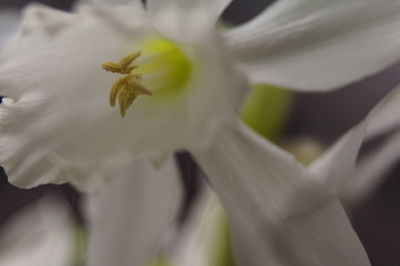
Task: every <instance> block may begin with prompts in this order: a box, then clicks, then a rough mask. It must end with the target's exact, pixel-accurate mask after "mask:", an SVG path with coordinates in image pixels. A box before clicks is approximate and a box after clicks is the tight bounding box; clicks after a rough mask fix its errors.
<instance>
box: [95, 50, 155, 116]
mask: <svg viewBox="0 0 400 266" xmlns="http://www.w3.org/2000/svg"><path fill="white" fill-rule="evenodd" d="M140 55H141V52H140V51H137V52H133V53H131V54H129V55H128V56H126V57H124V58H122V59H121V60H120V61H119V63H114V62H105V63H103V64H102V65H101V67H102V68H103V69H104V70H105V71H109V72H113V73H119V74H123V75H125V76H124V77H122V78H119V79H118V80H117V81H116V82H114V84H113V86H112V88H111V91H110V96H109V97H110V105H111V106H112V107H114V106H115V104H116V100H117V97H118V103H119V108H120V113H121V116H122V117H124V116H125V114H126V110H127V109H128V108H129V107H130V106H131V105H132V103H133V101H134V100H135V99H136V98H137V96H139V95H152V94H153V93H152V92H151V91H150V90H148V89H147V88H146V86H145V85H144V84H143V83H142V82H140V79H142V75H140V74H136V73H132V71H133V70H134V69H135V68H137V66H135V65H131V64H132V63H133V61H135V60H136V59H137V58H138V57H139V56H140Z"/></svg>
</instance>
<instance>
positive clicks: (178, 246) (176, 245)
mask: <svg viewBox="0 0 400 266" xmlns="http://www.w3.org/2000/svg"><path fill="white" fill-rule="evenodd" d="M223 214H224V213H223V210H222V206H221V205H220V204H219V202H218V200H217V198H216V197H215V194H214V193H213V192H212V191H211V190H210V188H209V187H208V186H207V188H206V189H205V190H203V191H202V192H201V195H200V196H199V198H198V199H197V200H196V203H195V205H194V206H193V209H192V211H191V213H190V218H189V220H188V221H186V222H185V225H184V226H183V228H182V229H181V231H178V234H177V237H176V239H174V241H172V245H173V246H172V247H171V249H172V250H171V251H170V253H171V254H169V256H168V258H169V261H170V262H171V265H175V266H188V265H191V266H205V265H207V266H211V265H213V264H212V263H213V259H215V253H216V250H217V249H218V248H221V247H219V246H217V245H216V244H218V243H216V240H218V237H219V236H220V235H221V232H220V231H219V229H221V228H220V227H219V226H218V225H220V224H221V221H223V218H224V215H223ZM214 263H215V262H214Z"/></svg>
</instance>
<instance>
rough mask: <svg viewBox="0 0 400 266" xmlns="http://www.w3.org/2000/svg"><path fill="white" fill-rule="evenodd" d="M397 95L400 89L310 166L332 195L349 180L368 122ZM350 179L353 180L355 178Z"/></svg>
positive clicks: (365, 134)
mask: <svg viewBox="0 0 400 266" xmlns="http://www.w3.org/2000/svg"><path fill="white" fill-rule="evenodd" d="M399 95H400V87H397V88H396V89H395V90H393V91H392V92H390V93H389V94H388V95H386V96H385V97H384V98H383V99H382V100H381V101H380V102H379V104H378V105H377V106H376V107H374V108H373V109H372V110H371V111H370V113H369V114H368V115H367V117H366V118H365V119H364V120H362V121H361V122H360V123H359V124H358V125H356V126H355V127H353V128H352V129H351V130H350V131H349V132H347V133H346V134H345V135H344V136H343V137H342V138H341V139H340V140H339V141H338V142H336V143H335V145H333V146H332V148H331V149H329V150H328V151H327V152H326V153H325V154H323V155H322V156H321V157H320V158H319V159H318V160H316V161H315V162H314V163H313V164H312V165H311V166H310V171H311V172H313V173H314V174H315V175H316V176H317V177H318V178H319V180H320V181H322V182H323V183H325V184H327V187H328V188H329V190H330V191H331V192H332V193H333V194H335V195H337V194H338V193H339V192H340V190H341V189H342V188H343V186H344V184H346V182H347V181H348V180H349V178H350V174H351V172H352V171H353V170H354V168H355V165H356V159H357V156H358V152H359V150H360V147H361V144H362V142H363V140H364V139H365V138H366V136H367V128H368V127H369V126H370V125H369V122H370V121H373V120H374V119H375V118H379V117H380V114H381V112H383V113H385V111H386V110H387V109H386V108H387V107H391V106H393V104H395V103H396V102H397V99H398V97H399ZM351 178H352V179H353V178H355V176H353V177H351ZM350 180H351V179H350ZM350 189H351V188H350Z"/></svg>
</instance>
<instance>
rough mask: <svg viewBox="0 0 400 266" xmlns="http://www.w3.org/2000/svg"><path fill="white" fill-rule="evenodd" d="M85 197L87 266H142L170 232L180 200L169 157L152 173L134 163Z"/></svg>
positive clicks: (148, 167)
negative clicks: (87, 234) (87, 237)
mask: <svg viewBox="0 0 400 266" xmlns="http://www.w3.org/2000/svg"><path fill="white" fill-rule="evenodd" d="M114 174H115V176H114V178H113V179H111V180H108V181H107V183H106V184H104V186H103V187H102V188H100V189H98V190H97V191H92V192H90V193H89V194H88V195H87V198H86V210H87V214H88V219H89V230H90V231H89V253H88V257H89V260H88V265H90V266H91V265H93V266H110V265H118V266H131V265H146V264H147V263H148V261H149V260H150V259H151V258H152V257H153V256H154V255H155V253H156V252H157V248H158V247H159V246H160V245H161V244H162V240H163V238H164V237H165V236H166V235H167V234H168V233H170V230H171V229H172V225H173V223H174V222H175V218H176V215H177V212H178V210H179V205H180V204H179V201H180V200H181V196H182V189H181V187H180V183H179V179H178V176H177V175H178V174H177V171H176V166H175V163H174V161H173V159H172V158H170V159H168V160H167V162H166V163H165V164H164V165H163V166H161V168H160V169H156V168H154V167H153V165H152V164H151V163H150V162H148V161H137V162H135V163H133V164H132V165H130V166H125V167H124V168H123V169H121V170H119V171H116V172H115V173H114Z"/></svg>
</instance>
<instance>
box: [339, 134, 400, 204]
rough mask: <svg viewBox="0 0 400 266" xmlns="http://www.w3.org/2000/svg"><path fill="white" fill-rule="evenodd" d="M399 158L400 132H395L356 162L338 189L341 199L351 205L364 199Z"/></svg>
mask: <svg viewBox="0 0 400 266" xmlns="http://www.w3.org/2000/svg"><path fill="white" fill-rule="evenodd" d="M399 159H400V134H399V133H396V134H395V135H393V136H391V137H390V138H389V139H387V140H386V141H385V142H384V143H383V144H382V145H381V146H380V147H379V148H378V149H377V150H374V151H372V152H371V154H369V155H368V156H367V157H364V158H362V159H361V160H360V161H359V162H358V164H357V166H356V168H355V169H354V171H353V172H352V173H351V178H350V179H349V180H348V181H347V183H345V185H344V186H343V188H342V191H340V199H341V201H342V202H344V203H345V204H347V205H349V206H351V205H356V204H357V203H359V202H360V201H362V200H365V199H366V198H367V197H368V196H369V195H371V194H372V193H373V192H374V191H375V189H376V188H378V187H379V186H380V185H381V184H382V183H383V182H384V181H385V177H386V174H388V173H389V172H390V170H391V169H392V168H393V167H394V166H395V164H396V163H398V162H399Z"/></svg>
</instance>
